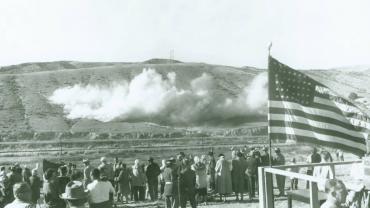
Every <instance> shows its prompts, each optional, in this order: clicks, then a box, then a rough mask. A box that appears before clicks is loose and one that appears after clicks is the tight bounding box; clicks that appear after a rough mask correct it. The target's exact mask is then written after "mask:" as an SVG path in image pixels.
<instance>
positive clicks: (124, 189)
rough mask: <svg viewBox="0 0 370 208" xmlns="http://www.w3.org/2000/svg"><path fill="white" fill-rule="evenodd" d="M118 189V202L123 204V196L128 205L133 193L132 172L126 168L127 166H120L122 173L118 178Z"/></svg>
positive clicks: (122, 164)
mask: <svg viewBox="0 0 370 208" xmlns="http://www.w3.org/2000/svg"><path fill="white" fill-rule="evenodd" d="M116 179H117V180H116V181H117V186H118V187H117V188H118V201H122V202H123V196H124V197H125V199H126V203H128V195H129V194H130V193H131V189H130V172H129V170H128V169H127V168H126V164H124V163H121V164H120V172H119V174H118V176H117V178H116Z"/></svg>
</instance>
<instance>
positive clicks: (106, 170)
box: [98, 157, 114, 185]
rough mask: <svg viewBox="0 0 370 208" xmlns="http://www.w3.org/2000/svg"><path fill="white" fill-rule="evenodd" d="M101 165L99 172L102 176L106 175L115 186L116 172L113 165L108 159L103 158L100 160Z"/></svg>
mask: <svg viewBox="0 0 370 208" xmlns="http://www.w3.org/2000/svg"><path fill="white" fill-rule="evenodd" d="M100 162H101V163H100V165H99V167H98V168H99V170H100V173H101V175H104V176H106V177H107V179H108V180H109V181H110V182H111V184H112V185H113V184H114V172H113V166H112V164H110V163H108V161H107V158H106V157H102V158H101V159H100Z"/></svg>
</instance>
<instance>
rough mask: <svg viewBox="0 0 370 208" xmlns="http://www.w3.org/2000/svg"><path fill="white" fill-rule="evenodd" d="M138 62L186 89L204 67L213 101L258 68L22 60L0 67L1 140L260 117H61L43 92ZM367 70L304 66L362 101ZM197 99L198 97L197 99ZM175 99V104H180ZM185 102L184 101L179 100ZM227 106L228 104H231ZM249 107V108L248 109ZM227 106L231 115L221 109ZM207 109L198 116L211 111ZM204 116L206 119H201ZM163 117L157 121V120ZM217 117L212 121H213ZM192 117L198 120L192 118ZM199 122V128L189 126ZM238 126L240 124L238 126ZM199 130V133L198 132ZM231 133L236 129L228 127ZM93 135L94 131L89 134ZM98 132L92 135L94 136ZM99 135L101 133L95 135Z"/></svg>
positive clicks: (138, 67) (258, 117)
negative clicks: (175, 119)
mask: <svg viewBox="0 0 370 208" xmlns="http://www.w3.org/2000/svg"><path fill="white" fill-rule="evenodd" d="M144 68H152V69H155V71H156V72H157V73H159V74H160V75H162V76H163V77H166V76H168V75H167V73H169V72H174V73H176V83H175V87H176V88H178V89H189V88H191V87H192V86H191V85H192V81H193V80H196V79H197V78H199V77H202V75H203V73H206V74H207V75H209V76H210V77H212V80H213V82H214V83H213V85H212V86H211V87H210V89H208V90H210V91H211V94H212V96H214V97H217V98H218V99H217V100H215V101H223V100H222V99H224V100H227V98H230V99H235V100H237V99H238V97H239V96H240V95H241V94H242V93H243V90H244V89H245V88H246V87H248V86H249V85H250V83H251V82H252V81H253V79H254V78H255V77H256V76H257V75H259V74H260V73H262V72H263V71H264V70H260V69H256V68H249V67H242V68H236V67H229V66H220V65H209V64H204V63H182V62H180V61H173V60H166V59H152V60H148V61H145V62H142V63H123V62H122V63H117V62H116V63H84V62H76V61H60V62H47V63H26V64H20V65H13V66H6V67H1V68H0V93H1V95H2V96H1V97H0V135H1V138H2V140H3V141H14V140H30V139H32V140H53V139H59V138H61V137H63V138H89V139H91V138H106V137H107V138H116V137H120V136H123V135H126V137H131V138H140V137H152V138H155V137H166V136H168V137H169V136H171V137H173V136H174V135H176V137H181V136H185V135H189V134H194V135H196V134H199V133H200V134H207V135H211V134H212V133H211V130H209V131H207V129H213V130H212V131H213V132H218V133H217V134H218V135H226V134H230V129H231V131H232V129H240V128H241V129H243V128H247V129H248V128H249V127H250V126H251V125H253V123H256V122H264V121H265V119H266V115H265V110H263V109H264V108H265V107H262V111H254V112H248V113H246V114H240V115H238V111H239V110H240V109H236V108H235V110H232V111H226V112H225V113H224V114H220V115H219V117H215V118H213V117H209V118H202V119H203V120H201V121H199V122H198V120H196V121H194V123H193V125H187V124H181V123H180V124H178V123H176V124H174V125H171V123H168V122H167V123H166V122H164V121H163V120H161V119H164V120H165V119H166V118H162V117H158V116H152V115H149V116H147V117H145V119H142V118H141V119H139V118H137V119H136V118H135V117H134V118H131V117H130V119H122V118H117V119H114V120H111V121H108V122H101V121H98V120H96V119H88V118H77V119H68V118H66V112H64V110H63V107H62V106H61V105H55V104H52V103H51V102H50V100H49V97H50V96H51V95H52V94H53V92H54V91H55V90H57V89H60V88H63V87H71V86H74V85H81V86H86V85H96V86H108V85H110V84H111V83H115V82H121V81H122V80H126V81H130V80H132V79H133V78H135V77H136V76H137V75H139V74H140V73H142V72H143V69H144ZM369 72H370V71H369V70H361V71H351V70H335V69H333V70H309V71H304V73H307V74H308V75H310V76H312V77H313V78H314V79H316V80H318V81H320V82H323V83H325V84H326V85H327V86H329V87H330V88H332V89H335V90H336V91H337V92H339V93H340V94H341V95H343V96H346V97H347V96H348V95H349V93H351V92H355V93H357V94H358V95H360V96H361V97H362V98H361V99H360V100H359V101H361V102H362V103H364V102H365V104H366V102H367V100H370V97H369V93H368V92H370V86H369V85H368V84H367V83H368V80H370V77H369V76H370V75H369ZM202 102H203V101H202ZM181 104H182V103H181V102H178V103H177V105H181ZM184 107H185V106H184ZM231 108H234V107H233V106H232V107H231ZM251 111H252V110H251ZM230 112H231V114H232V115H231V116H227V115H226V114H228V113H230ZM212 113H213V111H210V112H206V113H205V114H204V115H202V116H203V117H204V116H207V115H212ZM207 119H208V120H207ZM162 121H163V122H162ZM215 121H217V122H215ZM197 122H198V123H197ZM196 126H201V127H204V128H201V129H202V130H201V131H193V130H190V128H193V127H196ZM211 127H212V128H211ZM215 129H217V130H215ZM238 131H240V130H238ZM202 132H203V133H202ZM231 134H234V135H237V133H231ZM91 135H95V136H91ZM96 135H98V136H96ZM99 135H101V136H99Z"/></svg>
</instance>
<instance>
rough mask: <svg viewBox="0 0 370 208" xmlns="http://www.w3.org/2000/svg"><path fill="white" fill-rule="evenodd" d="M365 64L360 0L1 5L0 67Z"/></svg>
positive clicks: (365, 17)
mask: <svg viewBox="0 0 370 208" xmlns="http://www.w3.org/2000/svg"><path fill="white" fill-rule="evenodd" d="M270 41H272V42H273V48H272V54H273V55H274V56H275V57H276V58H278V59H279V60H281V61H282V62H284V63H286V64H288V65H290V66H292V67H296V68H332V67H338V66H352V65H370V1H367V0H363V1H361V0H356V1H348V0H343V1H341V0H279V1H278V0H255V1H249V0H89V1H88V0H60V1H51V0H33V1H31V0H2V1H1V2H0V65H3V66H4V65H10V64H18V63H23V62H35V61H56V60H76V61H143V60H147V59H150V58H154V57H156V58H169V56H170V50H171V49H174V55H175V59H178V60H181V61H189V62H206V63H213V64H223V65H231V66H256V67H263V68H265V67H266V65H267V46H268V44H269V42H270Z"/></svg>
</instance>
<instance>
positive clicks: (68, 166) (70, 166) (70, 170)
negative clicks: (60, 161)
mask: <svg viewBox="0 0 370 208" xmlns="http://www.w3.org/2000/svg"><path fill="white" fill-rule="evenodd" d="M62 166H63V165H62ZM72 166H73V164H72V163H71V162H69V163H68V165H67V169H68V171H67V175H68V176H71V175H72V169H73V167H72Z"/></svg>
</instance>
